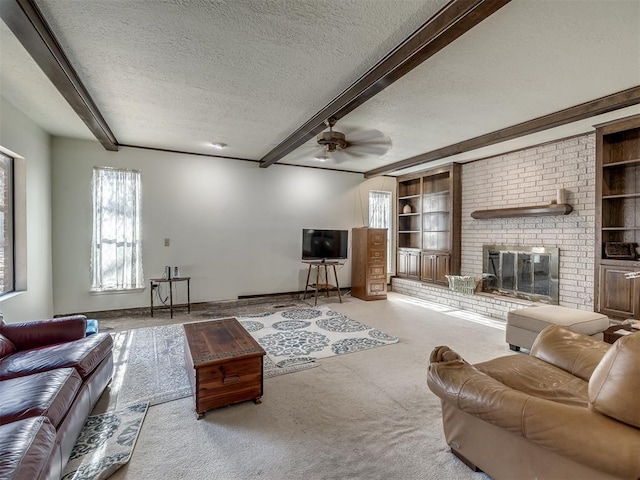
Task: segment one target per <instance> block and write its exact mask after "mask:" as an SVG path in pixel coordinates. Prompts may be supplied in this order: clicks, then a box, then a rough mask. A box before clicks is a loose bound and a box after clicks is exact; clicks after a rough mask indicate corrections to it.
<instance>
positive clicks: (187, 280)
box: [149, 277, 191, 318]
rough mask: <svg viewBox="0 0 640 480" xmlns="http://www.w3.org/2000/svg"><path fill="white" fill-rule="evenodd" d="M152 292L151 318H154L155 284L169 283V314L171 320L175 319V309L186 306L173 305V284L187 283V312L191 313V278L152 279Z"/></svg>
mask: <svg viewBox="0 0 640 480" xmlns="http://www.w3.org/2000/svg"><path fill="white" fill-rule="evenodd" d="M149 282H150V285H149V287H150V290H151V316H152V317H153V291H154V290H155V289H154V288H153V287H154V283H155V284H160V283H168V284H169V312H170V314H171V318H173V307H174V306H175V307H184V306H185V305H184V304H183V305H173V284H174V283H176V282H187V304H186V307H187V312H188V313H191V277H175V278H152V279H151V280H150V281H149Z"/></svg>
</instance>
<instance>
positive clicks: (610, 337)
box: [602, 325, 640, 343]
mask: <svg viewBox="0 0 640 480" xmlns="http://www.w3.org/2000/svg"><path fill="white" fill-rule="evenodd" d="M618 330H626V331H628V332H633V333H635V332H640V330H638V329H637V328H633V327H632V326H631V325H613V326H611V327H609V328H607V329H606V330H605V331H604V332H602V335H603V337H604V338H603V340H604V341H605V342H607V343H614V342H615V341H616V340H618V339H619V338H622V337H624V335H621V334H619V333H615V332H616V331H618Z"/></svg>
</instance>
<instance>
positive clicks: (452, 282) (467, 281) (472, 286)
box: [446, 275, 478, 295]
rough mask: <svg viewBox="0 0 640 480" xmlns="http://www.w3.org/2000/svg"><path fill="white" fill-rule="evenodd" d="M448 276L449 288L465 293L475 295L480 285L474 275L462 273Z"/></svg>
mask: <svg viewBox="0 0 640 480" xmlns="http://www.w3.org/2000/svg"><path fill="white" fill-rule="evenodd" d="M446 277H447V280H449V290H453V291H454V292H458V293H462V294H463V295H473V294H474V292H475V291H476V288H477V286H478V281H477V280H476V279H475V278H474V277H470V276H461V275H447V276H446Z"/></svg>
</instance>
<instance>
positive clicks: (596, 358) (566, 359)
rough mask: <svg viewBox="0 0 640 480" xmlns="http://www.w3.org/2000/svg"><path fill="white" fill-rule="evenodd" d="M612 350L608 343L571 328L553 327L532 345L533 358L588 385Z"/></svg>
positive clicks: (547, 329)
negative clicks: (592, 375) (605, 356)
mask: <svg viewBox="0 0 640 480" xmlns="http://www.w3.org/2000/svg"><path fill="white" fill-rule="evenodd" d="M610 347H611V345H609V344H608V343H605V342H602V341H600V340H596V339H594V338H592V337H589V336H587V335H583V334H581V333H577V332H574V331H572V330H569V329H568V328H565V327H560V326H558V325H550V326H548V327H546V328H545V329H544V330H542V331H541V332H540V333H539V334H538V337H537V338H536V340H535V342H533V346H532V347H531V356H533V357H536V358H539V359H540V360H542V361H543V362H547V363H550V364H551V365H554V366H556V367H558V368H560V369H562V370H564V371H565V372H569V373H570V374H572V375H575V376H576V377H579V378H581V379H582V380H584V381H587V382H588V381H589V378H591V374H592V373H593V371H594V370H595V368H596V367H597V366H598V364H599V363H600V360H602V357H604V354H605V353H607V352H608V351H609V348H610Z"/></svg>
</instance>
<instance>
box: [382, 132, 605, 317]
mask: <svg viewBox="0 0 640 480" xmlns="http://www.w3.org/2000/svg"><path fill="white" fill-rule="evenodd" d="M558 188H564V189H565V190H566V192H567V203H569V204H570V205H572V206H573V212H572V213H571V214H569V215H561V216H550V217H521V218H497V219H490V220H475V219H473V218H471V212H472V211H474V210H485V209H494V208H506V207H524V206H530V205H547V204H549V203H550V201H551V199H555V198H556V190H557V189H558ZM594 240H595V135H594V134H586V135H583V136H580V137H574V138H569V139H565V140H560V141H557V142H554V143H549V144H545V145H541V146H539V147H533V148H529V149H524V150H520V151H518V152H513V153H509V154H506V155H500V156H497V157H492V158H488V159H484V160H479V161H476V162H471V163H466V164H464V165H463V166H462V267H461V274H462V275H472V276H474V277H476V278H480V277H481V275H482V246H483V245H487V244H504V245H526V246H544V247H558V248H559V249H560V262H559V297H560V305H563V306H566V307H572V308H579V309H582V310H593V263H594V252H595V247H594ZM407 282H409V283H407ZM411 283H412V282H411V281H407V280H405V279H402V281H401V282H399V281H398V280H397V279H394V281H393V290H394V291H399V292H402V293H407V294H409V295H414V296H419V297H420V298H424V299H427V300H431V301H440V302H442V303H446V304H448V305H458V304H460V305H462V304H464V305H467V306H468V308H469V309H475V310H477V311H481V312H482V313H485V314H487V315H490V316H493V317H496V318H504V314H505V312H506V311H508V309H509V308H511V307H512V303H513V302H512V301H511V300H509V299H500V298H496V299H494V297H492V296H488V295H474V296H464V295H459V294H456V293H454V292H449V291H448V290H444V289H441V288H438V287H432V286H427V287H422V286H420V285H418V286H416V288H415V289H413V290H410V289H409V285H410V284H411ZM413 283H418V284H419V282H413ZM403 290H404V291H403ZM516 303H517V304H518V305H519V306H520V307H521V306H522V304H521V302H516ZM492 309H493V310H494V312H493V313H492V311H491V310H492ZM505 309H506V310H505Z"/></svg>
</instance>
